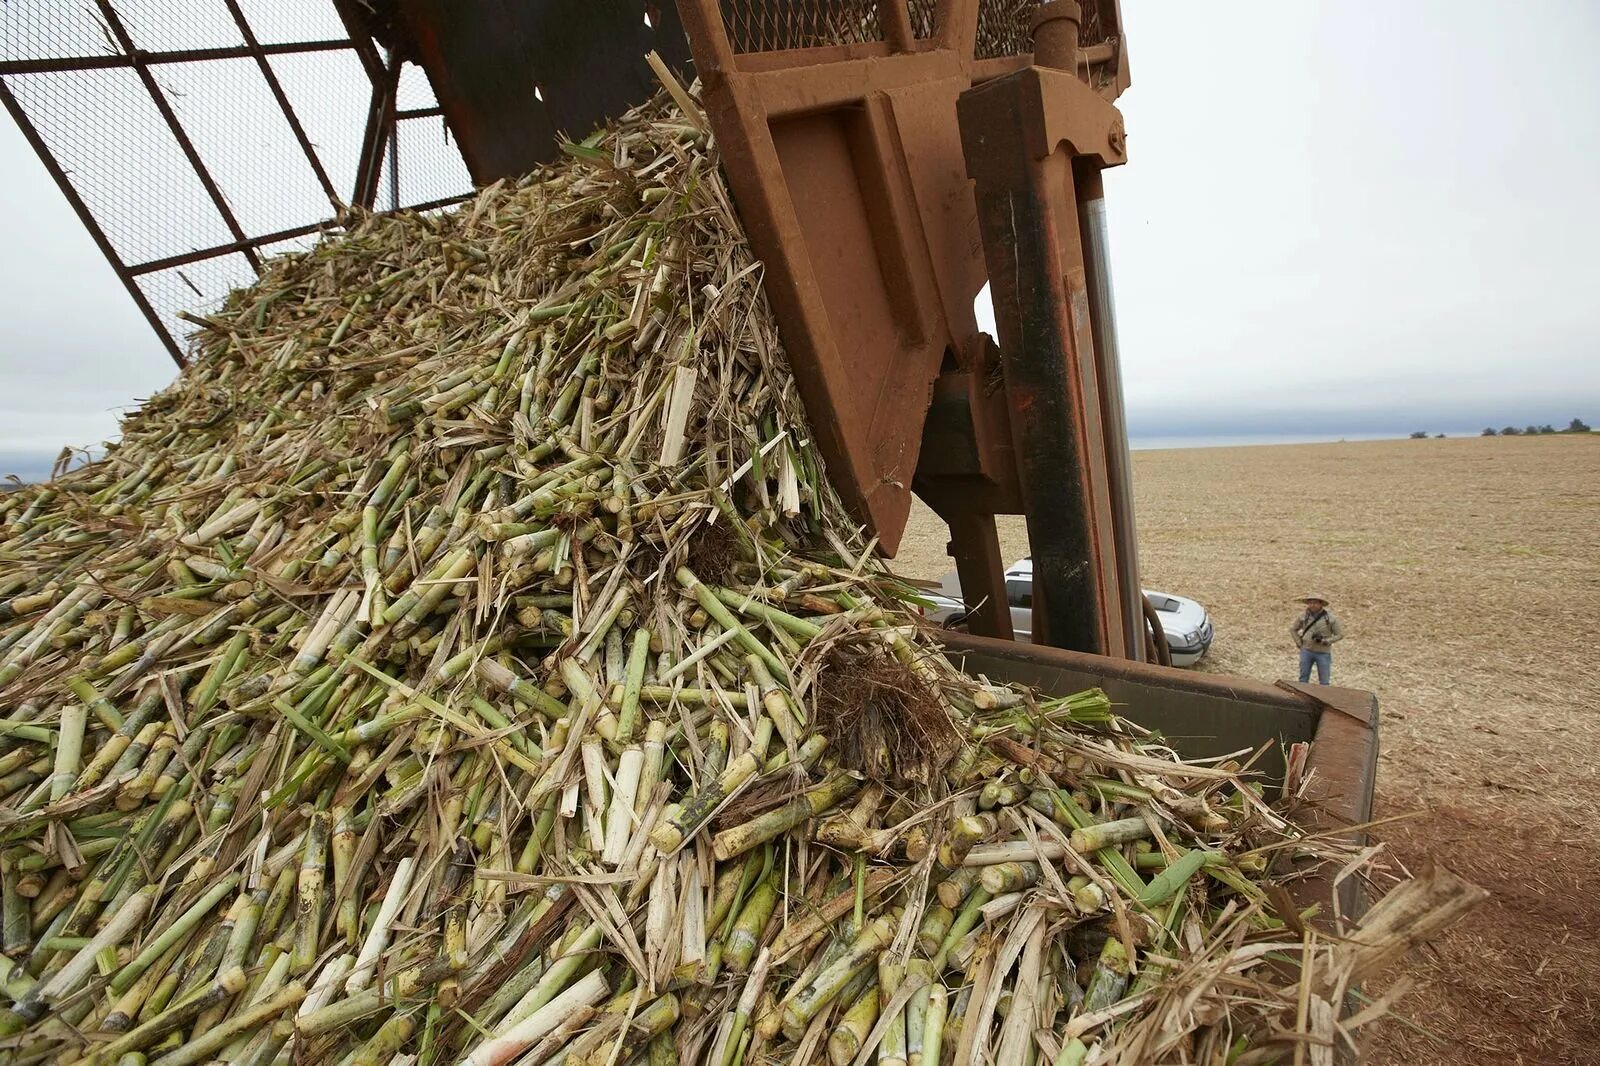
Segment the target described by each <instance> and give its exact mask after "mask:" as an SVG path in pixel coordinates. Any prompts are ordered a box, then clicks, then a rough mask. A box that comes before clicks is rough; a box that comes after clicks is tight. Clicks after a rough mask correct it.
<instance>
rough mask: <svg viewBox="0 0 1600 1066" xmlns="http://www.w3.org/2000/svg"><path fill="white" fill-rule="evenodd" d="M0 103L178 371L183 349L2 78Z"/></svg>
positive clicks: (184, 361) (182, 359)
mask: <svg viewBox="0 0 1600 1066" xmlns="http://www.w3.org/2000/svg"><path fill="white" fill-rule="evenodd" d="M0 103H3V104H4V105H5V109H6V110H7V111H8V112H10V114H11V117H12V119H13V120H15V121H16V123H17V128H18V129H20V130H22V136H23V138H24V139H25V140H26V141H27V142H28V145H29V147H31V148H32V149H33V150H34V153H35V154H36V155H38V157H39V162H41V163H43V164H44V168H45V170H46V171H48V172H49V174H50V177H51V179H52V180H54V181H55V183H56V186H57V188H59V189H60V190H61V195H63V196H65V197H66V198H67V203H68V204H69V205H71V207H72V210H73V213H74V214H76V215H77V216H78V221H79V222H82V223H83V228H84V229H85V230H87V231H88V232H89V238H90V239H91V240H93V241H94V243H95V247H97V248H99V249H100V254H101V255H103V256H105V257H106V262H107V263H110V264H111V269H112V270H113V271H114V272H115V273H116V275H117V278H118V280H120V281H121V282H122V284H123V287H124V288H126V289H127V290H128V295H129V296H131V297H133V302H134V304H135V305H136V306H137V307H138V308H139V313H140V314H142V315H144V317H145V321H147V322H149V323H150V326H151V328H152V329H154V330H155V331H156V336H157V337H160V338H161V344H162V346H163V347H165V348H166V349H167V354H168V355H169V356H171V357H172V361H173V362H174V363H176V364H177V365H178V367H179V368H180V369H181V368H182V367H183V366H184V364H185V363H186V362H187V360H186V359H184V357H183V350H182V349H181V348H179V347H178V342H177V341H176V340H174V339H173V337H172V334H171V333H170V332H168V330H167V327H166V324H165V323H163V322H162V321H161V316H160V315H158V314H156V309H155V308H154V307H152V306H151V304H150V301H149V300H148V299H146V298H145V295H144V290H142V289H140V288H139V283H138V282H137V281H135V280H134V276H133V274H132V273H131V272H130V271H129V270H128V267H127V265H126V264H124V263H123V261H122V257H121V256H119V255H118V254H117V250H116V248H114V247H113V246H112V244H111V240H110V238H108V237H107V236H106V231H105V230H103V229H101V228H100V223H98V222H96V221H95V217H94V215H93V213H91V212H90V210H89V207H88V205H87V204H85V203H84V202H83V198H82V197H81V196H79V195H78V190H77V189H75V188H73V186H72V181H71V179H69V178H68V177H67V172H66V171H64V170H62V169H61V164H59V163H57V162H56V157H55V156H54V155H52V154H51V152H50V148H49V146H47V145H46V144H45V143H44V138H42V137H40V136H39V131H38V129H37V128H35V127H34V124H33V121H32V120H31V119H29V118H28V114H27V112H26V111H24V110H23V109H22V105H21V104H20V103H18V102H17V98H16V97H15V96H13V95H12V93H11V87H10V86H8V85H7V84H6V82H5V79H4V78H0Z"/></svg>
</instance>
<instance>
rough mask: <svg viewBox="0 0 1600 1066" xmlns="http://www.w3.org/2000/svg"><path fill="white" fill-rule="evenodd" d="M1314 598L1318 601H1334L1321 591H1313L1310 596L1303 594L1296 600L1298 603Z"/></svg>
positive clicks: (1308, 601)
mask: <svg viewBox="0 0 1600 1066" xmlns="http://www.w3.org/2000/svg"><path fill="white" fill-rule="evenodd" d="M1313 600H1315V601H1316V602H1317V603H1332V602H1333V601H1332V600H1330V599H1328V597H1326V596H1324V595H1322V593H1320V592H1313V593H1312V594H1311V595H1309V596H1301V597H1300V598H1299V599H1297V600H1295V602H1296V603H1310V602H1312V601H1313Z"/></svg>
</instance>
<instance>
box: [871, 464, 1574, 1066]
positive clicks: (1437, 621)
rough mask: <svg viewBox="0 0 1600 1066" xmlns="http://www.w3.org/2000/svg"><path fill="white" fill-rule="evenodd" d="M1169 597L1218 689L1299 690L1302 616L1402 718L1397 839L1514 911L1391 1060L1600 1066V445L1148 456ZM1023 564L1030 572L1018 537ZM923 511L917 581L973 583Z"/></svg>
mask: <svg viewBox="0 0 1600 1066" xmlns="http://www.w3.org/2000/svg"><path fill="white" fill-rule="evenodd" d="M1133 469H1134V486H1135V494H1136V498H1137V510H1138V523H1139V546H1140V558H1141V565H1142V566H1143V570H1144V577H1145V584H1146V585H1147V586H1150V587H1154V588H1158V589H1164V590H1167V591H1171V592H1175V593H1179V594H1182V595H1186V596H1192V597H1194V598H1195V599H1198V600H1199V601H1200V602H1202V603H1203V604H1205V605H1206V607H1207V609H1208V610H1209V611H1210V612H1211V616H1212V618H1213V620H1214V621H1215V624H1216V628H1217V640H1216V644H1215V645H1214V646H1213V648H1212V651H1211V655H1210V656H1209V657H1208V658H1207V660H1206V661H1205V662H1204V663H1202V665H1201V669H1204V670H1209V671H1215V672H1222V673H1232V674H1241V675H1246V676H1250V677H1256V678H1261V679H1265V680H1275V679H1278V678H1281V677H1286V676H1290V674H1291V673H1292V671H1293V670H1294V668H1295V664H1294V660H1293V655H1294V649H1293V647H1292V646H1291V644H1290V642H1289V638H1288V635H1287V628H1288V625H1289V622H1290V620H1291V618H1292V617H1293V615H1294V613H1295V611H1296V610H1297V607H1296V605H1295V604H1294V602H1293V600H1294V597H1296V596H1299V595H1304V594H1307V593H1313V592H1314V593H1321V594H1325V595H1327V596H1328V597H1330V599H1331V600H1332V603H1333V607H1334V610H1335V611H1336V612H1337V613H1338V615H1339V617H1340V619H1341V620H1342V621H1343V622H1344V625H1345V630H1346V633H1347V634H1348V636H1347V639H1346V640H1345V641H1344V642H1343V643H1342V644H1340V645H1339V647H1338V649H1337V651H1336V654H1335V656H1334V680H1335V682H1337V683H1339V684H1344V685H1350V686H1354V687H1358V688H1366V689H1371V690H1372V691H1374V692H1376V693H1377V694H1378V698H1379V702H1380V705H1381V707H1382V716H1383V718H1382V726H1381V743H1382V747H1383V754H1382V756H1381V760H1380V763H1379V776H1378V811H1377V814H1378V817H1380V818H1382V817H1388V816H1393V815H1409V817H1408V818H1406V819H1405V820H1403V821H1400V822H1398V823H1396V824H1393V825H1390V826H1386V827H1384V828H1383V829H1382V830H1380V832H1379V834H1378V835H1379V836H1380V838H1382V839H1384V840H1385V841H1387V842H1388V845H1389V847H1390V848H1391V849H1392V852H1393V855H1394V857H1395V858H1396V859H1397V860H1398V861H1399V862H1401V863H1403V864H1404V865H1406V866H1407V867H1409V868H1413V869H1420V868H1421V867H1423V866H1424V865H1426V864H1427V863H1429V862H1438V863H1441V864H1443V865H1445V866H1448V867H1449V868H1451V869H1453V870H1455V871H1457V872H1458V873H1460V874H1462V875H1463V876H1466V877H1468V878H1469V879H1471V880H1473V881H1475V882H1477V883H1478V884H1480V885H1482V886H1484V887H1485V888H1487V889H1489V890H1490V891H1491V893H1493V896H1492V899H1491V901H1490V902H1489V903H1488V904H1486V905H1485V906H1484V907H1482V908H1480V909H1479V910H1478V911H1477V912H1476V913H1475V914H1473V915H1472V916H1471V917H1470V918H1469V919H1468V920H1467V921H1466V922H1464V923H1463V924H1462V925H1461V926H1460V927H1458V928H1457V929H1456V930H1455V931H1453V932H1452V933H1451V934H1449V935H1448V936H1447V937H1445V938H1444V939H1443V940H1442V941H1441V942H1439V943H1438V944H1436V945H1434V946H1433V947H1432V948H1431V949H1429V950H1427V951H1426V952H1425V953H1423V954H1421V955H1419V956H1416V957H1415V958H1414V960H1413V965H1412V967H1411V974H1412V977H1413V978H1414V979H1415V980H1416V982H1417V987H1416V989H1415V990H1414V991H1412V992H1411V993H1410V994H1409V995H1408V996H1407V997H1406V998H1405V999H1404V1000H1402V1001H1401V1003H1400V1005H1399V1008H1398V1015H1399V1017H1398V1019H1396V1020H1391V1021H1388V1022H1385V1023H1384V1025H1383V1027H1382V1030H1381V1031H1380V1032H1379V1034H1378V1036H1377V1039H1376V1043H1375V1047H1374V1049H1373V1052H1372V1056H1371V1061H1373V1062H1377V1063H1393V1064H1410V1063H1419V1064H1443V1063H1451V1064H1456V1063H1462V1064H1465V1063H1469V1062H1470V1063H1479V1062H1486V1061H1493V1062H1503V1063H1518V1064H1528V1066H1533V1064H1551V1066H1555V1064H1569V1063H1570V1064H1577V1063H1600V896H1597V894H1596V891H1595V888H1594V886H1595V885H1596V883H1597V879H1600V820H1597V815H1600V790H1597V787H1596V786H1597V780H1596V778H1597V770H1596V762H1597V758H1596V757H1597V752H1596V743H1595V735H1596V734H1595V726H1596V724H1597V718H1600V685H1597V684H1596V680H1595V676H1594V673H1595V665H1594V660H1595V652H1596V647H1597V646H1600V613H1597V610H1596V608H1597V606H1600V435H1596V436H1593V437H1589V438H1572V437H1536V438H1503V439H1502V438H1471V439H1467V438H1463V439H1453V440H1418V441H1412V440H1406V441H1378V442H1358V443H1340V444H1322V445H1284V446H1274V447H1252V448H1207V449H1189V450H1183V451H1157V452H1135V453H1134V456H1133ZM1002 523H1003V525H1002V531H1001V536H1002V543H1003V547H1004V548H1005V549H1006V552H1007V558H1008V559H1010V558H1015V557H1021V556H1022V555H1024V554H1025V553H1026V548H1027V535H1026V531H1025V530H1024V528H1023V526H1022V522H1021V520H1020V519H1002ZM946 539H947V537H946V532H945V530H944V528H943V527H942V525H941V524H940V523H939V522H938V520H937V518H935V517H934V516H933V514H932V513H931V512H929V511H927V510H926V509H923V508H921V507H920V506H919V508H918V510H917V512H916V513H914V514H913V516H912V523H911V528H910V529H909V530H908V532H907V536H906V538H905V542H904V544H903V546H902V549H901V551H900V554H899V557H898V558H897V559H896V561H895V563H894V568H895V569H896V570H897V571H899V572H901V573H903V574H906V575H907V576H912V577H926V578H937V577H939V576H941V575H942V574H944V573H945V572H947V571H948V570H949V569H951V568H952V565H953V564H952V563H951V562H950V560H949V559H948V557H946V556H945V554H944V548H945V541H946Z"/></svg>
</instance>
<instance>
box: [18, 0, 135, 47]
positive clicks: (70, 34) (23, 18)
mask: <svg viewBox="0 0 1600 1066" xmlns="http://www.w3.org/2000/svg"><path fill="white" fill-rule="evenodd" d="M0 48H3V49H4V53H5V58H7V59H45V58H48V57H52V56H91V55H110V54H112V53H113V52H115V51H117V47H116V44H115V42H114V41H113V40H112V38H111V31H109V30H108V29H106V26H105V23H104V21H102V20H101V18H100V13H99V12H98V11H97V10H95V5H94V0H4V2H0Z"/></svg>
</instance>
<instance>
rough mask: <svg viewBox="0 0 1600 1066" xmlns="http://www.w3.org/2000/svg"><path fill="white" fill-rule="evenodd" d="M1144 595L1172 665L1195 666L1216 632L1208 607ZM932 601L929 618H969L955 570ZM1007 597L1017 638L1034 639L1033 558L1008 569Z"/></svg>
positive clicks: (944, 621) (947, 621) (946, 622)
mask: <svg viewBox="0 0 1600 1066" xmlns="http://www.w3.org/2000/svg"><path fill="white" fill-rule="evenodd" d="M1144 594H1145V595H1146V596H1147V597H1149V599H1150V603H1151V605H1152V606H1153V607H1155V609H1156V617H1157V618H1159V619H1160V620H1161V631H1162V634H1163V635H1164V636H1165V637H1166V638H1167V648H1168V649H1169V650H1170V651H1171V652H1172V665H1173V666H1193V665H1194V664H1195V663H1197V662H1199V661H1200V660H1201V659H1202V658H1204V657H1205V654H1206V651H1207V650H1208V649H1209V648H1210V647H1211V640H1212V637H1213V636H1214V635H1215V631H1214V630H1213V629H1212V626H1211V618H1210V616H1209V615H1207V614H1206V609H1205V608H1204V607H1202V606H1200V605H1199V604H1198V603H1196V602H1195V601H1194V600H1191V599H1189V598H1187V597H1185V596H1174V595H1172V594H1171V593H1170V592H1156V591H1155V590H1153V589H1145V590H1144ZM927 598H928V600H929V601H930V602H931V603H932V604H933V606H932V607H931V608H928V609H927V610H925V611H924V614H925V615H926V616H927V618H928V619H929V620H930V621H933V622H937V623H938V624H939V625H942V626H952V625H959V624H960V623H961V621H962V620H963V619H964V618H965V617H966V613H967V609H966V605H965V604H964V603H963V602H962V599H961V582H960V581H959V580H958V579H957V578H956V575H955V574H954V573H953V572H952V573H949V574H946V575H945V576H944V579H943V580H942V581H940V582H939V587H938V591H937V592H935V593H931V594H930V595H928V597H927ZM1006 600H1007V601H1008V602H1009V603H1010V605H1011V630H1012V632H1013V633H1014V634H1015V636H1016V639H1018V640H1022V641H1031V640H1032V639H1033V560H1031V559H1021V560H1019V561H1017V562H1016V563H1013V564H1012V566H1011V569H1009V570H1007V571H1006Z"/></svg>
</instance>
